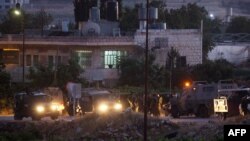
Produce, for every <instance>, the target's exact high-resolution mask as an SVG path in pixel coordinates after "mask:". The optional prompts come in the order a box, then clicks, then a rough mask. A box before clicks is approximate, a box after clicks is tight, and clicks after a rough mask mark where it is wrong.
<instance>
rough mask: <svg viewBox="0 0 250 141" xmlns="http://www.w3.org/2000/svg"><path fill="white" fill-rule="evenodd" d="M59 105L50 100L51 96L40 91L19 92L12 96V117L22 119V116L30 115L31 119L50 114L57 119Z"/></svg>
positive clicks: (38, 118)
mask: <svg viewBox="0 0 250 141" xmlns="http://www.w3.org/2000/svg"><path fill="white" fill-rule="evenodd" d="M59 108H60V107H59V105H58V104H57V103H53V102H52V97H51V96H49V95H46V94H44V93H42V92H29V93H27V92H21V93H17V94H15V96H14V119H15V120H22V119H23V117H31V118H32V120H40V119H41V118H43V117H46V116H50V117H51V118H52V119H57V118H58V116H59V114H60V111H59V110H60V109H59Z"/></svg>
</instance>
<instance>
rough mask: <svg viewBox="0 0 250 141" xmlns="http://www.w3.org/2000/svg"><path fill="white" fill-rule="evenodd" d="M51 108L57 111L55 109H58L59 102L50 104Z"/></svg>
mask: <svg viewBox="0 0 250 141" xmlns="http://www.w3.org/2000/svg"><path fill="white" fill-rule="evenodd" d="M50 108H51V110H53V111H55V110H58V105H57V104H52V105H51V106H50Z"/></svg>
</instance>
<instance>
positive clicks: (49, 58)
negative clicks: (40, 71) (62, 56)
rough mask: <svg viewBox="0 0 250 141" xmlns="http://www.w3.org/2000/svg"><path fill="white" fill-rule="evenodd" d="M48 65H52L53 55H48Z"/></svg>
mask: <svg viewBox="0 0 250 141" xmlns="http://www.w3.org/2000/svg"><path fill="white" fill-rule="evenodd" d="M48 65H49V66H53V65H54V56H48Z"/></svg>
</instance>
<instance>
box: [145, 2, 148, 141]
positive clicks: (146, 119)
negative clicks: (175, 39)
mask: <svg viewBox="0 0 250 141" xmlns="http://www.w3.org/2000/svg"><path fill="white" fill-rule="evenodd" d="M146 7H147V8H146V47H145V92H144V93H145V94H144V141H147V122H148V117H147V113H148V21H149V12H148V9H149V0H147V6H146Z"/></svg>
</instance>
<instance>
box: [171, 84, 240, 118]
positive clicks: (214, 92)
mask: <svg viewBox="0 0 250 141" xmlns="http://www.w3.org/2000/svg"><path fill="white" fill-rule="evenodd" d="M231 88H237V85H236V83H234V82H233V81H231V80H220V81H219V82H218V84H217V83H211V84H209V83H207V82H206V81H194V82H193V84H192V85H191V86H190V87H187V88H185V89H184V90H183V93H182V94H181V96H180V97H176V98H173V99H171V102H170V103H171V108H170V113H171V114H172V116H173V117H174V118H177V117H179V116H180V115H190V114H195V116H197V117H202V118H205V117H209V116H210V115H212V114H214V103H213V100H214V99H215V98H217V97H218V91H222V90H227V89H231Z"/></svg>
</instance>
